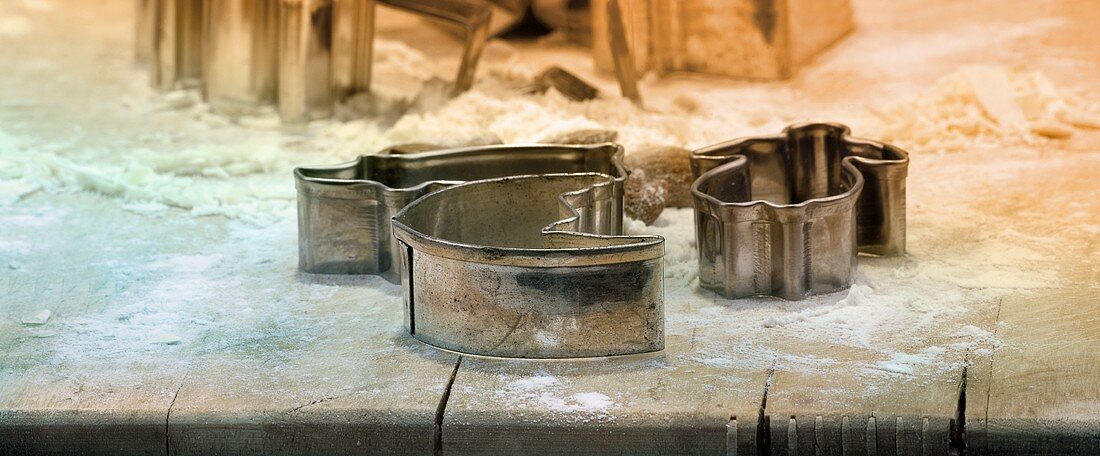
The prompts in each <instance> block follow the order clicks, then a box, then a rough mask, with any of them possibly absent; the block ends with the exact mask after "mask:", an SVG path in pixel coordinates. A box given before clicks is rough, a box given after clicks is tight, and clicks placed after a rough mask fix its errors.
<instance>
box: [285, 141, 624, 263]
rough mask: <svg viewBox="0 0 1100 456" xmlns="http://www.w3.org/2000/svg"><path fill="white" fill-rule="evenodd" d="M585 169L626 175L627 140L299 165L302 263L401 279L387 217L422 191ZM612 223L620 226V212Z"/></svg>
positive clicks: (385, 155)
mask: <svg viewBox="0 0 1100 456" xmlns="http://www.w3.org/2000/svg"><path fill="white" fill-rule="evenodd" d="M584 172H593V173H603V174H608V175H611V176H615V177H616V178H624V179H625V177H626V169H625V168H623V165H622V147H620V146H618V145H615V144H601V145H591V146H565V145H544V144H538V145H509V146H480V147H469V148H461V149H449V150H440V151H432V152H420V153H409V154H389V153H381V154H376V155H365V156H362V157H359V159H357V160H355V161H352V162H348V163H344V164H342V165H337V166H332V167H321V168H298V169H295V170H294V178H295V181H296V184H297V187H298V252H299V262H298V265H299V268H300V269H301V270H302V271H305V272H310V273H323V274H378V275H382V276H384V277H385V278H386V279H388V280H389V281H391V282H395V283H396V282H398V281H399V280H400V278H401V270H400V268H401V257H400V253H399V252H400V251H401V249H400V248H399V247H398V246H397V241H396V240H395V239H394V238H393V236H392V235H391V234H390V219H391V218H392V217H393V216H394V215H396V214H397V212H398V211H400V210H401V209H402V208H404V207H405V206H406V205H408V204H409V203H411V202H413V201H414V200H416V199H417V198H420V197H421V196H424V195H426V194H428V193H431V192H433V191H436V190H439V189H441V188H445V187H449V186H452V185H456V184H459V183H462V182H466V181H470V180H477V179H490V178H497V177H504V176H514V175H525V174H540V173H584ZM608 230H609V231H608V233H612V232H619V231H621V230H622V225H621V218H620V219H619V220H618V224H617V225H616V224H614V223H612V224H611V225H610V226H608Z"/></svg>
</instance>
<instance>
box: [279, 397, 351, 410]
mask: <svg viewBox="0 0 1100 456" xmlns="http://www.w3.org/2000/svg"><path fill="white" fill-rule="evenodd" d="M341 397H344V396H329V397H322V398H320V399H314V400H312V401H310V402H308V403H306V404H302V405H299V406H297V407H294V408H292V409H290V410H289V411H287V413H294V412H297V411H299V410H301V409H304V408H306V407H309V406H311V405H317V404H320V403H322V402H325V401H331V400H333V399H338V398H341Z"/></svg>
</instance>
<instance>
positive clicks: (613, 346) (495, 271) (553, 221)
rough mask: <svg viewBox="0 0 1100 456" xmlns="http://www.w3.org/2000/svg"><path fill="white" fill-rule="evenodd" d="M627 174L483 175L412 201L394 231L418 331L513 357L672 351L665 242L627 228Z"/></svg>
mask: <svg viewBox="0 0 1100 456" xmlns="http://www.w3.org/2000/svg"><path fill="white" fill-rule="evenodd" d="M625 178H626V176H625V175H622V174H620V175H618V176H613V175H608V174H602V173H574V174H539V175H526V176H514V177H505V178H499V179H489V180H480V181H474V182H468V183H465V184H460V185H456V186H452V187H449V188H445V189H442V190H439V191H436V192H433V193H430V194H428V195H426V196H424V197H423V198H420V199H418V200H417V201H416V202H414V203H412V204H410V205H409V206H407V207H405V209H403V210H402V211H401V212H400V213H399V214H397V216H396V217H394V219H393V233H394V236H396V238H397V239H398V240H399V242H400V244H401V250H402V261H403V262H404V268H403V271H404V274H405V277H404V278H403V280H402V287H403V288H404V296H405V322H406V328H407V330H408V331H409V333H410V334H411V335H412V336H413V337H415V338H416V339H419V340H420V341H422V342H425V343H428V344H430V345H434V346H436V347H440V348H443V349H447V350H452V351H456V352H460V353H466V354H474V355H483V356H497V357H509V358H581V357H597V356H615V355H626V354H635V353H645V352H652V351H658V350H661V349H663V348H664V288H663V280H664V277H663V266H662V262H661V257H662V256H664V238H662V237H660V236H624V235H622V234H621V233H622V214H623V212H622V201H623V184H624V182H625V180H626V179H625Z"/></svg>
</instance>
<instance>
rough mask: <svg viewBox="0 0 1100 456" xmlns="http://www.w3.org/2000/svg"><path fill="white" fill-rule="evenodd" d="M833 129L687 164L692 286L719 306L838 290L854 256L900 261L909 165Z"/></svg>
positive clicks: (794, 131)
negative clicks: (721, 301) (726, 301)
mask: <svg viewBox="0 0 1100 456" xmlns="http://www.w3.org/2000/svg"><path fill="white" fill-rule="evenodd" d="M848 134H849V130H848V127H845V126H843V125H838V124H802V125H794V126H791V127H788V128H787V129H785V130H784V132H783V134H780V135H773V136H764V137H754V138H746V139H740V140H735V141H731V142H727V143H723V144H718V145H715V146H711V147H707V148H704V149H701V150H698V151H695V152H694V153H693V154H692V170H693V172H694V173H695V176H696V177H697V179H696V181H695V184H694V185H693V186H692V194H693V196H694V198H695V228H696V241H697V244H698V248H699V282H700V284H701V285H702V286H703V287H704V288H707V289H710V290H714V291H716V292H718V293H719V294H721V295H723V296H725V297H727V298H740V297H746V296H757V295H771V296H777V297H780V298H784V299H803V298H805V297H807V296H809V295H811V294H819V293H828V292H832V291H837V290H841V289H844V288H847V287H848V286H849V285H850V284H851V278H852V271H853V268H854V267H855V262H856V255H857V253H858V252H865V253H869V254H875V255H886V256H896V255H903V254H904V253H905V178H906V175H907V172H908V166H909V156H908V154H906V153H905V151H903V150H901V149H899V148H897V147H894V146H890V145H886V144H882V143H878V142H874V141H867V140H862V139H855V138H852V137H850V136H849V135H848Z"/></svg>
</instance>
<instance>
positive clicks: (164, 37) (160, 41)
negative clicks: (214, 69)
mask: <svg viewBox="0 0 1100 456" xmlns="http://www.w3.org/2000/svg"><path fill="white" fill-rule="evenodd" d="M202 2H203V0H148V1H147V2H146V3H147V4H148V6H143V5H142V4H139V7H141V8H148V11H147V12H146V11H139V14H147V15H149V18H150V20H151V21H152V24H150V25H148V26H146V27H147V30H144V31H139V33H148V34H149V37H150V39H151V43H150V44H148V45H147V46H149V47H148V48H147V49H146V50H147V52H149V57H151V58H152V65H150V68H149V70H150V83H151V84H152V86H153V87H154V88H156V89H160V90H170V89H174V88H176V87H177V86H179V85H184V86H188V85H198V83H199V81H200V79H201V78H202V21H203V17H202Z"/></svg>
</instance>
